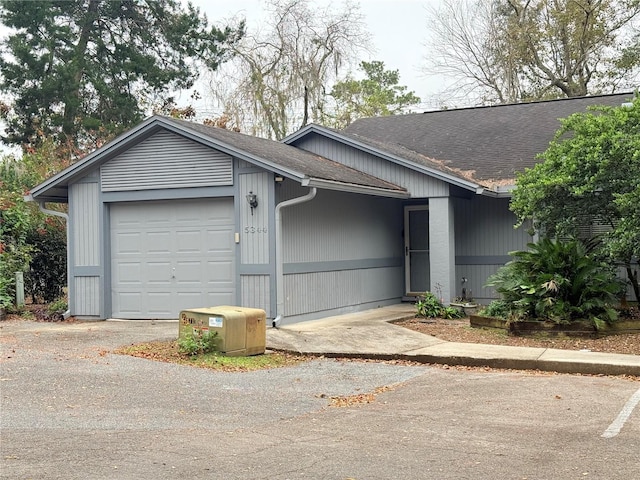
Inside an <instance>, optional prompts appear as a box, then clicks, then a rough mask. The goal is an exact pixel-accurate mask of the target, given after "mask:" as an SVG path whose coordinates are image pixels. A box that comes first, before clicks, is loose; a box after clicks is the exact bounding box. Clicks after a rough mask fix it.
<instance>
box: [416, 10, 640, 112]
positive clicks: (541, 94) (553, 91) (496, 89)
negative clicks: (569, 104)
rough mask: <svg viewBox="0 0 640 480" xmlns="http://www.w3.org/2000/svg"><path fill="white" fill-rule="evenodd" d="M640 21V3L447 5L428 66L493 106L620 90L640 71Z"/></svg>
mask: <svg viewBox="0 0 640 480" xmlns="http://www.w3.org/2000/svg"><path fill="white" fill-rule="evenodd" d="M639 17H640V1H639V0H465V1H464V2H460V1H451V0H446V1H445V2H444V3H443V4H442V7H441V8H440V9H437V10H436V9H432V10H431V18H430V21H431V23H430V24H431V25H433V27H432V28H433V38H432V42H431V45H430V47H431V51H432V52H434V55H433V57H431V58H428V59H427V60H428V61H429V62H430V64H431V65H430V66H431V68H433V69H435V70H436V71H438V72H439V73H443V74H445V75H450V76H452V77H454V78H455V79H456V80H457V82H456V83H455V84H454V87H453V88H454V89H455V90H456V91H457V92H461V93H462V94H463V95H475V96H477V97H478V98H479V100H480V101H481V102H486V103H510V102H519V101H528V100H536V99H548V98H559V97H576V96H584V95H587V94H589V93H603V92H613V91H616V90H617V89H621V88H629V87H630V86H632V85H633V81H634V78H635V77H636V76H637V74H638V71H639V69H640V64H638V62H637V60H636V59H635V57H634V52H637V48H638V47H637V46H638V42H637V38H636V39H634V38H633V36H632V35H631V29H632V26H633V22H634V21H635V20H637V19H638V18H639Z"/></svg>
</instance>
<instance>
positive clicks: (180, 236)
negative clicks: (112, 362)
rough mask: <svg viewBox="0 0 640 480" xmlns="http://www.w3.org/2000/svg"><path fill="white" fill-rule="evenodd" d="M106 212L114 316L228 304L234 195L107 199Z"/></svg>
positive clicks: (172, 313)
mask: <svg viewBox="0 0 640 480" xmlns="http://www.w3.org/2000/svg"><path fill="white" fill-rule="evenodd" d="M110 217H111V288H112V316H113V317H114V318H130V319H147V318H149V319H152V318H161V319H169V318H178V314H179V312H180V310H183V309H185V308H195V307H207V306H215V305H233V303H234V300H235V284H234V278H235V275H234V241H233V237H234V223H233V200H232V199H230V198H218V199H205V200H203V199H198V200H174V201H166V202H165V201H162V202H133V203H120V204H112V205H111V210H110Z"/></svg>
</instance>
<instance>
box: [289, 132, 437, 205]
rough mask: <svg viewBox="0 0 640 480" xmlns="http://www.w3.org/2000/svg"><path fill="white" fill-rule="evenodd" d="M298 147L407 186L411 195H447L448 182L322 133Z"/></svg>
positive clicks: (306, 138) (413, 196) (306, 139)
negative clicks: (323, 135) (325, 136)
mask: <svg viewBox="0 0 640 480" xmlns="http://www.w3.org/2000/svg"><path fill="white" fill-rule="evenodd" d="M296 147H299V148H302V149H304V150H308V151H310V152H313V153H315V154H317V155H321V156H323V157H326V158H330V159H332V160H335V161H337V162H340V163H342V164H344V165H348V166H349V167H352V168H356V169H358V170H360V171H362V172H365V173H368V174H370V175H374V176H376V177H378V178H381V179H383V180H387V181H388V182H391V183H393V184H395V185H399V186H401V187H405V188H406V189H407V190H408V191H409V192H410V193H411V197H412V198H426V197H445V196H448V195H449V185H448V184H447V183H446V182H443V181H441V180H438V179H435V178H431V177H429V176H427V175H424V174H422V173H418V172H415V171H413V170H410V169H408V168H405V167H402V166H400V165H397V164H395V163H391V162H389V161H387V160H382V159H380V158H378V157H376V156H374V155H371V154H369V153H366V152H362V151H360V150H358V149H355V148H353V147H349V146H346V145H343V144H341V143H338V142H336V141H334V140H330V139H327V138H324V137H321V136H319V135H308V136H306V137H305V138H303V139H301V140H299V141H297V142H296Z"/></svg>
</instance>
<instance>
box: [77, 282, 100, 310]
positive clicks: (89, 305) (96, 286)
mask: <svg viewBox="0 0 640 480" xmlns="http://www.w3.org/2000/svg"><path fill="white" fill-rule="evenodd" d="M73 292H74V293H73V298H74V305H73V311H72V314H73V315H76V316H90V317H94V316H97V315H100V298H101V297H100V277H97V276H93V277H75V278H74V279H73Z"/></svg>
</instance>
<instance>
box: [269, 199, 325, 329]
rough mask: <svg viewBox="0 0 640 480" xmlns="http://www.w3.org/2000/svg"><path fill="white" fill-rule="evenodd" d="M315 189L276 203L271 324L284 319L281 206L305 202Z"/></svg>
mask: <svg viewBox="0 0 640 480" xmlns="http://www.w3.org/2000/svg"><path fill="white" fill-rule="evenodd" d="M316 192H317V189H316V188H315V187H311V189H310V190H309V193H307V194H306V195H303V196H302V197H296V198H291V199H289V200H285V201H284V202H280V203H279V204H278V205H276V318H274V319H273V323H272V326H273V327H278V326H279V325H280V324H281V323H282V320H283V319H284V260H283V258H282V213H281V210H282V209H283V208H287V207H291V206H293V205H298V204H300V203H305V202H308V201H310V200H313V198H314V197H315V196H316Z"/></svg>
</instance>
